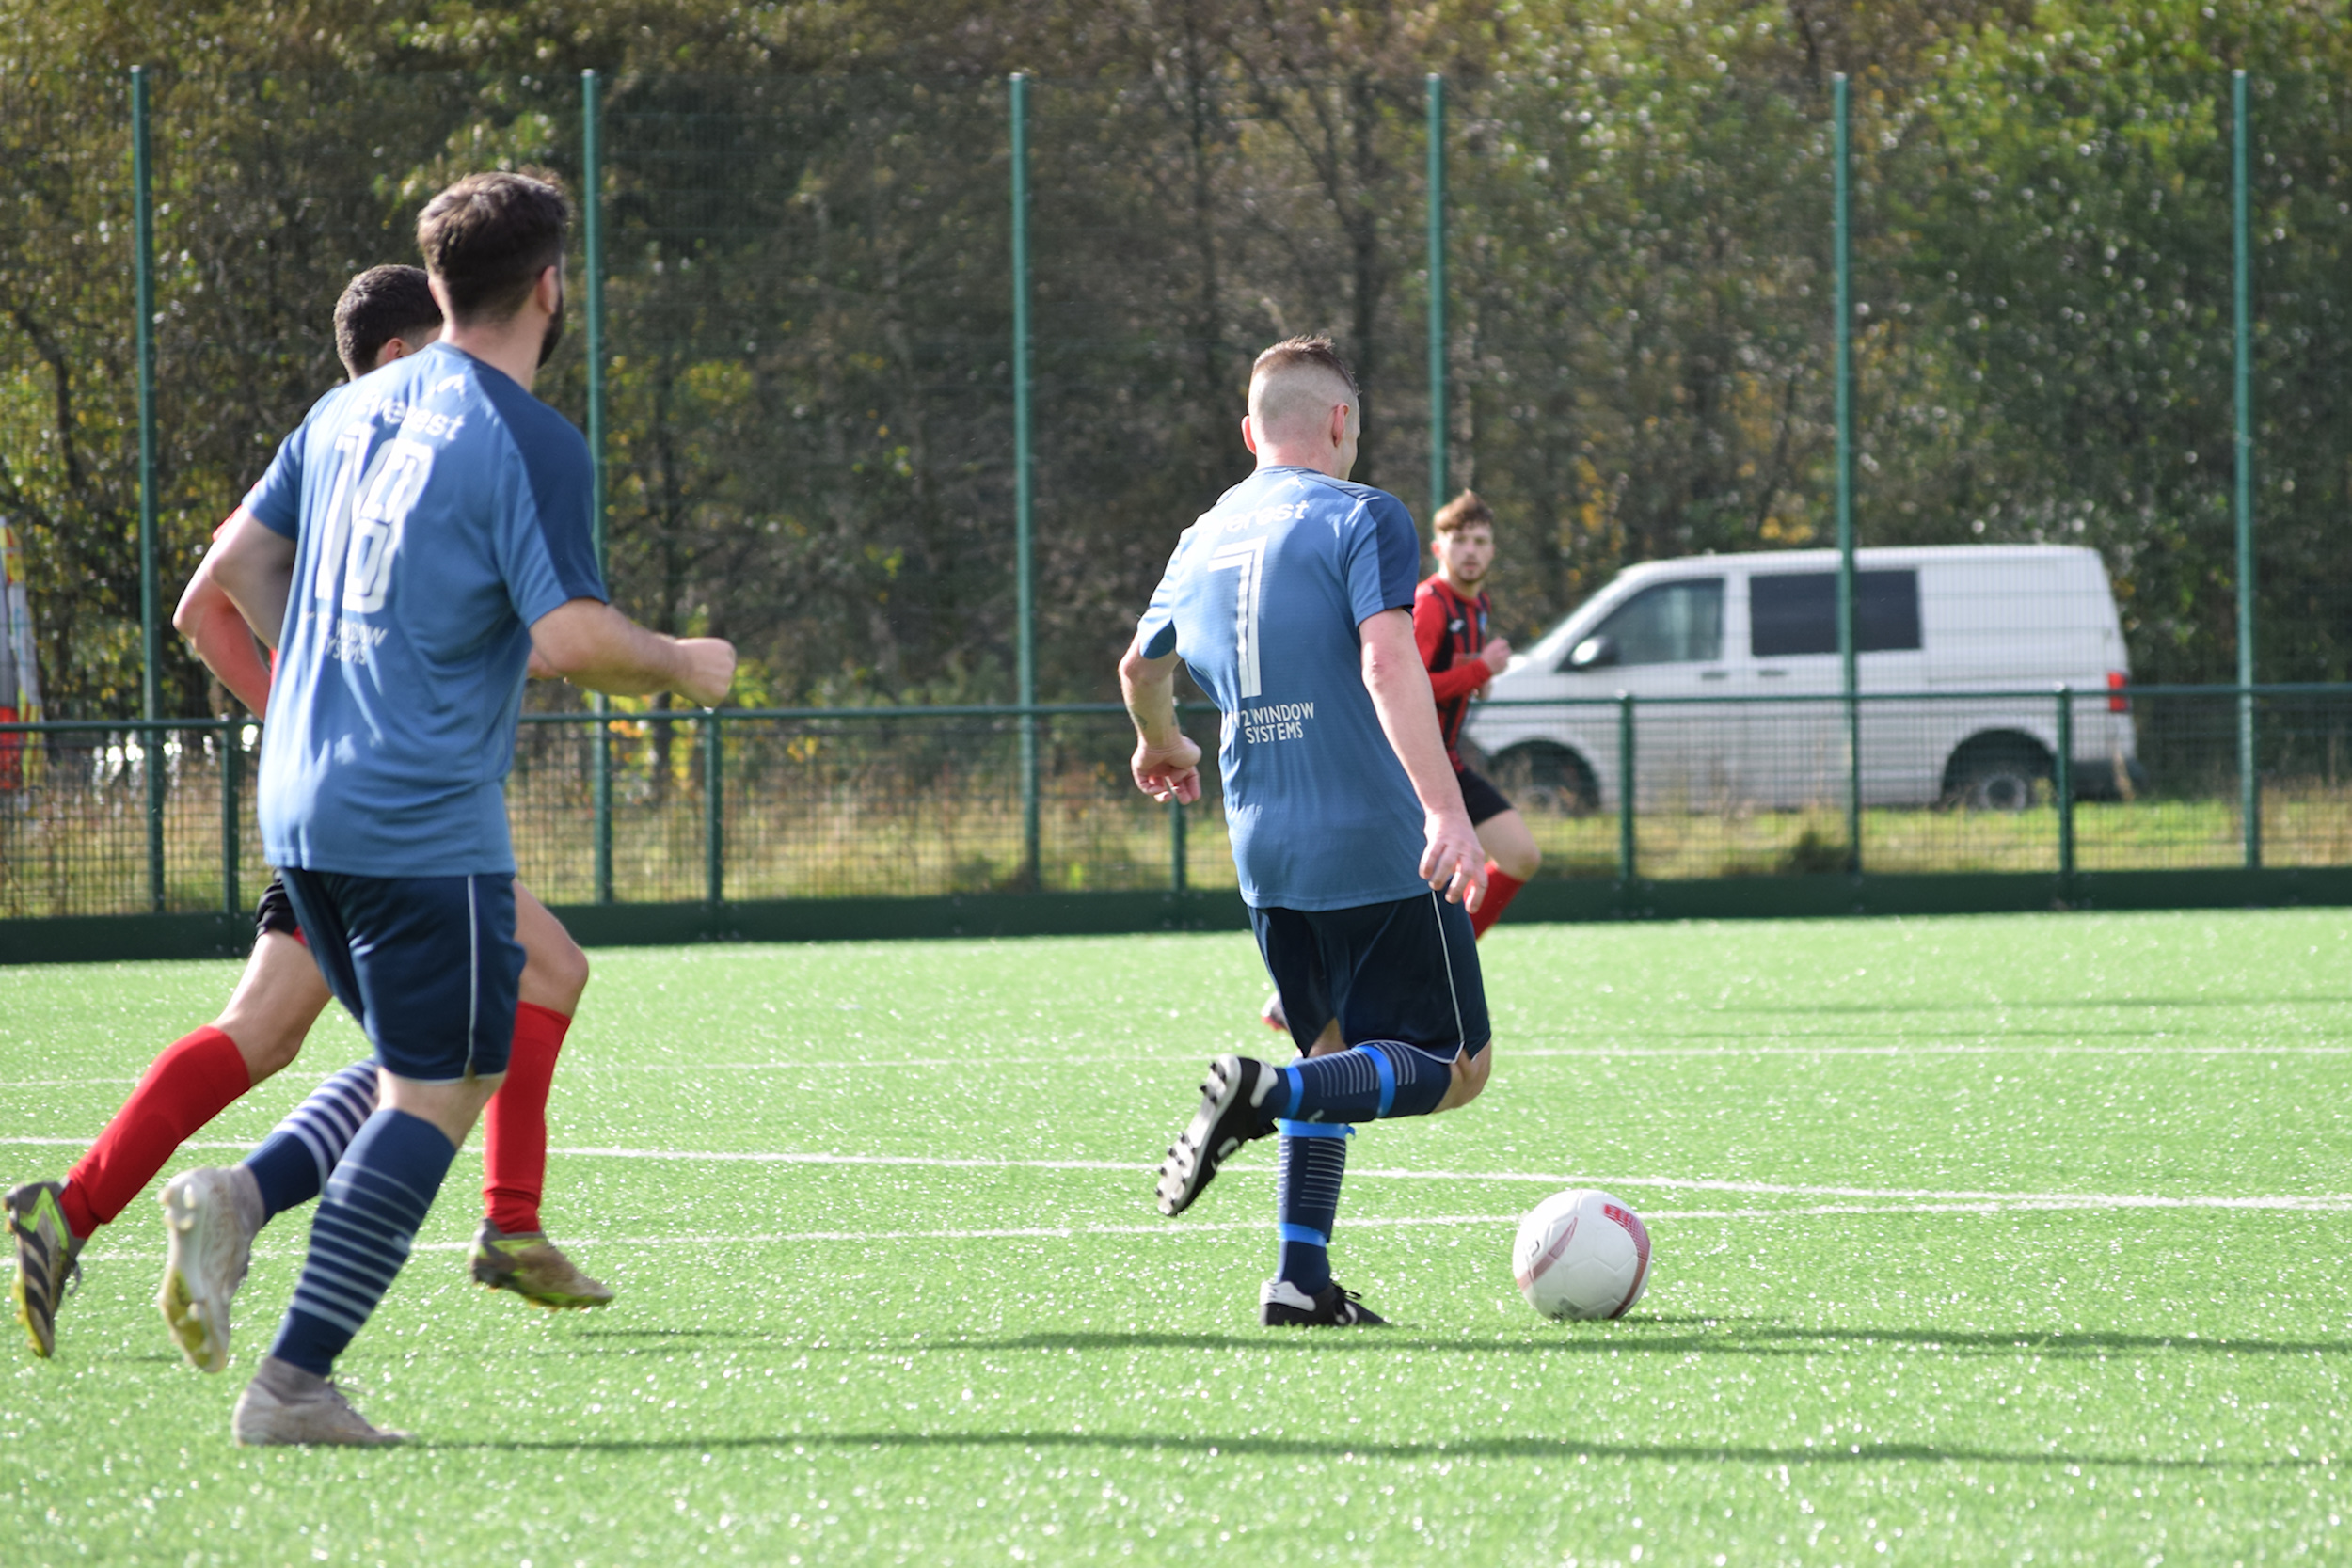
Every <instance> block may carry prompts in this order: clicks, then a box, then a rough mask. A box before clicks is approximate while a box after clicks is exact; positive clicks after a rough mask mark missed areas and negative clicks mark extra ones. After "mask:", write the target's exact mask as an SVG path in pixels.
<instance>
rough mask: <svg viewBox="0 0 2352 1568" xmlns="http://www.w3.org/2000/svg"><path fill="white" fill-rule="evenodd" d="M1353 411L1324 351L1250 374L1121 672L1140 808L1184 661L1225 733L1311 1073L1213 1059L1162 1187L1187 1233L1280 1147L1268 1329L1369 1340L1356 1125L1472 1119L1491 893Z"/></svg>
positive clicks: (1413, 543)
mask: <svg viewBox="0 0 2352 1568" xmlns="http://www.w3.org/2000/svg"><path fill="white" fill-rule="evenodd" d="M1360 396H1361V394H1360V393H1359V391H1358V389H1357V387H1356V379H1355V376H1354V375H1353V373H1351V372H1349V370H1348V369H1347V364H1346V361H1344V360H1343V359H1342V358H1341V357H1340V356H1339V353H1338V351H1337V350H1336V349H1334V348H1333V347H1332V345H1331V343H1330V342H1329V341H1327V340H1326V339H1321V338H1293V339H1289V340H1287V341H1283V342H1279V343H1277V344H1275V345H1274V346H1273V347H1271V348H1269V349H1267V350H1266V351H1265V352H1264V353H1263V354H1261V355H1260V356H1258V360H1257V363H1256V365H1255V366H1253V367H1252V369H1251V372H1250V378H1249V412H1248V418H1246V419H1245V420H1243V421H1242V436H1243V439H1244V441H1245V442H1247V443H1248V447H1249V450H1250V451H1252V452H1253V453H1254V454H1256V456H1257V459H1258V467H1257V471H1256V472H1255V473H1253V474H1252V475H1251V476H1250V477H1249V478H1248V479H1247V480H1245V481H1243V482H1242V483H1239V484H1237V485H1235V486H1234V487H1233V488H1232V489H1231V490H1228V491H1227V492H1225V494H1224V495H1223V496H1222V497H1220V498H1219V499H1218V500H1217V503H1216V506H1215V507H1213V508H1211V509H1210V511H1209V512H1208V514H1207V515H1205V516H1203V517H1201V518H1200V520H1199V521H1198V522H1196V523H1194V524H1193V526H1192V527H1191V528H1189V529H1187V530H1186V531H1184V537H1183V538H1182V539H1181V540H1180V541H1179V542H1178V544H1177V546H1176V551H1175V553H1174V555H1173V556H1171V557H1170V558H1169V561H1168V571H1167V573H1166V575H1165V576H1164V577H1163V578H1161V580H1160V586H1159V589H1158V591H1157V592H1156V593H1154V594H1152V604H1151V607H1150V608H1149V609H1148V610H1145V611H1144V614H1143V618H1142V620H1141V622H1140V623H1139V624H1138V625H1137V626H1136V637H1135V641H1134V642H1133V643H1132V644H1130V645H1129V648H1128V651H1127V655H1126V657H1124V658H1122V659H1121V660H1120V667H1119V675H1120V687H1121V689H1123V690H1124V692H1125V693H1126V697H1127V711H1128V713H1129V715H1130V716H1131V717H1132V718H1133V719H1134V720H1135V722H1136V752H1135V758H1134V761H1133V763H1132V768H1133V771H1134V774H1135V779H1136V784H1137V785H1138V786H1139V787H1140V788H1142V789H1143V790H1145V791H1146V792H1147V793H1149V794H1151V795H1152V796H1153V797H1154V798H1155V799H1159V800H1170V799H1173V800H1180V801H1181V800H1197V799H1198V798H1199V797H1200V767H1199V764H1200V748H1199V747H1198V746H1196V745H1195V744H1194V743H1193V742H1192V740H1191V739H1190V738H1189V737H1188V736H1185V735H1184V732H1183V731H1182V730H1181V729H1180V728H1179V727H1178V726H1177V723H1176V704H1175V666H1176V663H1177V661H1178V660H1179V659H1182V660H1183V661H1184V663H1185V664H1186V665H1187V666H1188V667H1189V668H1190V669H1191V671H1192V674H1193V678H1194V679H1195V680H1196V681H1198V682H1200V686H1201V688H1202V689H1204V690H1206V691H1207V692H1208V693H1209V695H1210V696H1211V697H1212V698H1213V699H1214V700H1215V701H1216V706H1217V709H1218V711H1219V713H1220V714H1221V715H1222V716H1223V720H1224V723H1223V730H1222V735H1221V736H1220V740H1219V749H1218V761H1219V763H1220V765H1221V767H1222V769H1223V773H1224V780H1225V819H1226V823H1227V826H1228V829H1229V831H1230V834H1231V837H1232V847H1233V865H1234V868H1235V870H1236V871H1237V872H1238V874H1239V877H1240V881H1241V894H1242V897H1243V899H1244V901H1245V902H1247V903H1248V906H1249V922H1250V926H1251V927H1252V928H1253V929H1254V930H1255V931H1256V933H1257V937H1258V948H1259V952H1260V953H1261V955H1262V956H1263V958H1264V959H1265V964H1266V971H1267V973H1268V974H1270V975H1271V976H1272V977H1273V980H1274V984H1275V988H1276V992H1277V995H1278V997H1279V1000H1280V1003H1281V1005H1282V1009H1283V1012H1284V1015H1285V1022H1286V1024H1287V1027H1288V1029H1289V1031H1290V1035H1291V1038H1292V1040H1293V1042H1294V1043H1295V1044H1296V1045H1297V1047H1298V1049H1299V1051H1300V1052H1301V1053H1302V1055H1301V1058H1300V1060H1299V1061H1298V1062H1296V1063H1295V1064H1294V1065H1292V1066H1289V1067H1282V1068H1277V1067H1275V1066H1273V1065H1272V1064H1270V1063H1266V1062H1262V1061H1258V1060H1256V1059H1254V1058H1250V1057H1245V1056H1238V1055H1231V1056H1220V1057H1218V1058H1217V1059H1216V1061H1214V1062H1212V1063H1211V1064H1210V1066H1209V1073H1208V1079H1207V1081H1206V1082H1205V1083H1203V1084H1202V1085H1201V1086H1200V1105H1199V1107H1198V1109H1197V1110H1196V1111H1195V1113H1194V1116H1193V1119H1192V1121H1191V1123H1190V1125H1188V1126H1186V1127H1185V1128H1184V1130H1183V1131H1182V1132H1179V1133H1178V1134H1177V1137H1176V1142H1175V1143H1174V1144H1172V1145H1170V1146H1169V1148H1168V1158H1167V1160H1166V1161H1165V1162H1163V1163H1162V1164H1161V1166H1160V1175H1159V1181H1158V1184H1157V1193H1156V1196H1157V1198H1158V1202H1159V1207H1160V1212H1163V1213H1165V1214H1168V1215H1170V1216H1173V1215H1176V1214H1180V1213H1183V1212H1184V1211H1185V1210H1186V1209H1188V1208H1190V1207H1191V1206H1192V1203H1193V1200H1194V1199H1195V1198H1197V1197H1198V1196H1200V1192H1201V1190H1202V1189H1203V1188H1205V1187H1206V1186H1207V1185H1208V1183H1209V1181H1210V1180H1212V1179H1213V1178H1214V1177H1215V1176H1216V1170H1217V1167H1218V1165H1219V1164H1221V1163H1222V1162H1223V1161H1224V1160H1225V1159H1226V1158H1227V1157H1229V1156H1230V1155H1232V1153H1234V1152H1235V1151H1236V1150H1237V1149H1239V1148H1241V1146H1242V1145H1244V1144H1246V1143H1248V1142H1250V1141H1251V1140H1253V1139H1257V1138H1263V1137H1268V1136H1271V1135H1273V1134H1275V1133H1278V1132H1279V1133H1280V1134H1281V1140H1282V1155H1281V1167H1280V1174H1279V1178H1278V1180H1277V1184H1276V1191H1275V1206H1276V1214H1277V1216H1278V1219H1277V1224H1276V1230H1277V1234H1278V1235H1279V1237H1280V1240H1281V1248H1280V1253H1279V1258H1278V1259H1277V1264H1276V1275H1275V1277H1274V1278H1272V1279H1270V1280H1268V1281H1266V1284H1265V1289H1264V1290H1263V1291H1261V1292H1260V1295H1259V1301H1258V1307H1259V1322H1261V1323H1266V1324H1269V1325H1275V1324H1279V1325H1300V1326H1304V1325H1310V1324H1312V1325H1323V1326H1373V1325H1376V1324H1378V1323H1380V1322H1381V1321H1382V1320H1381V1319H1380V1318H1379V1317H1378V1316H1377V1315H1376V1314H1375V1313H1374V1312H1373V1311H1372V1310H1371V1309H1370V1308H1368V1307H1364V1306H1363V1305H1362V1303H1361V1302H1360V1301H1359V1299H1358V1298H1357V1296H1356V1295H1355V1293H1354V1292H1353V1291H1346V1290H1344V1289H1343V1288H1342V1287H1341V1286H1340V1285H1339V1283H1338V1282H1337V1281H1336V1280H1334V1279H1333V1278H1332V1277H1331V1266H1330V1258H1329V1249H1330V1245H1331V1227H1332V1225H1333V1222H1334V1219H1335V1218H1336V1216H1337V1214H1338V1212H1339V1194H1340V1182H1341V1179H1342V1177H1343V1175H1344V1173H1345V1169H1346V1163H1347V1143H1346V1140H1347V1138H1348V1137H1349V1136H1350V1135H1351V1134H1352V1132H1353V1131H1354V1129H1353V1128H1352V1127H1351V1126H1349V1125H1347V1124H1348V1123H1350V1122H1351V1121H1355V1120H1366V1121H1370V1120H1386V1119H1388V1118H1390V1117H1415V1116H1428V1115H1432V1114H1435V1113H1437V1112H1439V1111H1446V1110H1453V1109H1455V1108H1457V1107H1459V1106H1462V1105H1466V1104H1468V1103H1469V1102H1470V1101H1472V1100H1474V1099H1475V1098H1477V1096H1478V1094H1479V1093H1480V1091H1481V1090H1482V1089H1483V1088H1484V1087H1485V1085H1486V1077H1487V1072H1488V1069H1489V1067H1490V1065H1491V1063H1492V1061H1493V1053H1492V1052H1491V1051H1490V1050H1489V1049H1488V1047H1489V1045H1490V1043H1491V1040H1492V1030H1491V1029H1490V1028H1489V1026H1488V1023H1487V1019H1486V991H1485V987H1484V982H1483V981H1482V979H1481V977H1480V974H1479V969H1478V955H1477V950H1476V944H1475V942H1474V941H1473V939H1472V937H1471V934H1470V916H1469V912H1468V911H1469V910H1470V909H1474V908H1475V907H1476V904H1477V901H1478V898H1479V895H1480V894H1481V893H1482V892H1483V891H1484V889H1485V887H1486V874H1485V872H1484V869H1483V867H1482V866H1481V864H1480V863H1479V861H1478V860H1477V859H1476V858H1475V856H1476V852H1477V844H1478V841H1477V836H1476V834H1475V833H1474V832H1472V831H1471V829H1470V817H1469V816H1468V814H1467V813H1466V812H1465V811H1464V810H1463V806H1462V792H1461V789H1460V787H1459V786H1458V785H1457V784H1455V783H1454V774H1453V769H1452V768H1451V767H1449V766H1448V764H1447V762H1446V758H1445V746H1444V742H1443V740H1442V739H1441V737H1440V736H1439V733H1438V714H1437V707H1436V705H1435V703H1434V702H1433V700H1432V698H1431V695H1430V687H1429V675H1428V672H1427V671H1426V670H1425V669H1424V668H1423V667H1422V661H1421V657H1420V654H1419V651H1418V650H1417V649H1416V648H1415V647H1414V645H1413V630H1412V619H1411V615H1410V609H1411V606H1412V603H1413V593H1414V589H1415V587H1416V583H1415V577H1416V575H1417V574H1416V572H1415V570H1414V567H1415V563H1416V562H1417V561H1418V559H1419V557H1420V553H1421V551H1420V539H1419V537H1418V536H1417V535H1416V534H1415V532H1414V531H1413V521H1412V518H1411V517H1410V516H1409V515H1406V511H1405V508H1404V506H1403V504H1402V503H1401V502H1399V501H1398V500H1397V499H1396V498H1395V497H1393V496H1391V495H1389V494H1387V493H1385V492H1383V491H1380V490H1375V489H1373V488H1372V487H1371V486H1370V485H1365V484H1356V483H1350V482H1349V480H1348V477H1347V476H1348V472H1349V470H1350V469H1351V468H1352V467H1354V465H1355V461H1356V446H1357V441H1358V439H1359V435H1360V433H1361V430H1362V423H1361V411H1360V409H1359V399H1360ZM1440 890H1442V892H1443V894H1444V896H1443V897H1440V896H1439V893H1440Z"/></svg>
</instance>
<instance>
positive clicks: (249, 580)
mask: <svg viewBox="0 0 2352 1568" xmlns="http://www.w3.org/2000/svg"><path fill="white" fill-rule="evenodd" d="M237 510H238V511H239V512H240V513H243V512H244V511H245V509H244V508H243V507H239V508H238V509H237ZM200 569H201V570H206V571H210V572H211V573H212V577H213V581H214V582H215V583H216V584H218V585H219V588H220V591H221V592H222V593H224V594H228V595H229V600H230V603H231V604H233V605H235V606H236V607H237V613H238V614H239V615H241V616H243V617H244V618H245V624H246V626H250V627H251V628H252V629H253V635H254V636H256V637H258V638H260V639H261V640H262V646H264V647H269V648H275V647H277V646H278V634H279V633H280V632H281V631H283V630H284V628H285V622H286V595H287V594H289V593H291V592H293V590H294V541H293V540H292V539H289V538H287V537H286V536H285V535H284V534H282V533H278V532H275V531H272V530H269V529H266V528H250V527H248V528H236V529H231V530H230V531H229V533H228V536H227V537H225V538H224V539H222V540H221V542H220V543H219V544H218V545H216V546H214V547H213V550H212V553H211V554H209V555H207V556H206V557H205V558H204V564H203V567H202V568H200ZM255 711H257V712H258V711H260V710H259V709H256V710H255Z"/></svg>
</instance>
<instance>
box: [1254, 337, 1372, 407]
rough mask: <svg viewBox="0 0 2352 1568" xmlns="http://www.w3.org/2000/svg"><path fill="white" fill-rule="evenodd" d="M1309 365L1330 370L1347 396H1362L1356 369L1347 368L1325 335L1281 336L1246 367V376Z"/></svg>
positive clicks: (1303, 368) (1355, 397) (1276, 372)
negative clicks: (1247, 369)
mask: <svg viewBox="0 0 2352 1568" xmlns="http://www.w3.org/2000/svg"><path fill="white" fill-rule="evenodd" d="M1310 367H1312V368H1315V369H1319V370H1326V371H1329V372H1331V373H1332V374H1333V375H1335V376H1338V377H1339V378H1340V383H1341V385H1343V386H1344V387H1345V388H1347V395H1348V397H1349V398H1351V399H1357V400H1360V399H1361V398H1362V397H1363V395H1364V394H1363V389H1362V388H1359V387H1358V386H1357V385H1356V372H1354V371H1351V370H1349V369H1348V368H1347V361H1346V360H1344V359H1343V358H1341V357H1340V351H1339V348H1338V346H1337V345H1336V344H1334V343H1333V342H1332V341H1331V340H1330V339H1328V338H1321V337H1316V338H1310V337H1304V336H1302V337H1296V338H1285V339H1283V340H1282V341H1280V342H1279V343H1276V344H1275V345H1274V346H1273V347H1272V348H1269V349H1267V350H1266V351H1265V352H1264V353H1263V354H1261V355H1259V356H1258V358H1257V361H1256V363H1254V364H1252V365H1251V366H1250V367H1249V379H1250V380H1251V381H1257V380H1260V379H1262V378H1263V377H1265V376H1269V375H1279V374H1280V373H1281V372H1284V371H1290V370H1306V369H1308V368H1310Z"/></svg>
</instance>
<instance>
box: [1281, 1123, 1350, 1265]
mask: <svg viewBox="0 0 2352 1568" xmlns="http://www.w3.org/2000/svg"><path fill="white" fill-rule="evenodd" d="M1274 1125H1275V1127H1276V1128H1277V1129H1278V1130H1279V1132H1281V1134H1282V1169H1281V1174H1280V1176H1279V1177H1278V1178H1277V1179H1276V1181H1275V1188H1274V1193H1275V1210H1274V1213H1275V1219H1276V1221H1277V1224H1276V1226H1275V1228H1276V1230H1277V1231H1279V1233H1280V1235H1281V1238H1282V1257H1281V1260H1280V1262H1279V1264H1278V1265H1277V1266H1276V1268H1275V1271H1274V1277H1275V1278H1277V1279H1286V1280H1288V1281H1290V1282H1291V1283H1292V1284H1293V1285H1295V1286H1297V1287H1298V1288H1299V1289H1300V1290H1301V1291H1306V1292H1307V1294H1309V1295H1316V1294H1318V1293H1320V1292H1321V1291H1322V1290H1323V1288H1324V1287H1325V1286H1327V1285H1328V1284H1330V1283H1331V1227H1332V1226H1333V1224H1335V1223H1336V1222H1337V1221H1338V1219H1339V1217H1340V1179H1341V1178H1342V1177H1343V1176H1345V1175H1346V1174H1347V1139H1348V1134H1349V1133H1351V1132H1355V1131H1356V1130H1355V1129H1354V1128H1352V1127H1334V1126H1331V1125H1329V1124H1328V1123H1326V1122H1319V1121H1279V1122H1276V1123H1275V1124H1274Z"/></svg>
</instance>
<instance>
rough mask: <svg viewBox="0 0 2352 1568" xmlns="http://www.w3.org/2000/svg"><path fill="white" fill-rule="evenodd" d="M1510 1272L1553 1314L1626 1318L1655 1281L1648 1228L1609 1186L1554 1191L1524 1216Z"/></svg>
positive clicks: (1535, 1303)
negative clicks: (1607, 1190) (1651, 1272)
mask: <svg viewBox="0 0 2352 1568" xmlns="http://www.w3.org/2000/svg"><path fill="white" fill-rule="evenodd" d="M1511 1273H1512V1275H1514V1276H1515V1277H1517V1279H1518V1282H1519V1293H1520V1294H1521V1295H1523V1296H1525V1297H1526V1298H1527V1304H1528V1305H1529V1306H1530V1307H1534V1308H1535V1310H1536V1311H1538V1312H1541V1313H1542V1314H1543V1315H1544V1316H1545V1317H1547V1318H1622V1317H1624V1316H1625V1315H1626V1313H1628V1312H1629V1311H1631V1310H1632V1309H1633V1304H1634V1303H1635V1302H1637V1301H1639V1300H1641V1299H1642V1291H1643V1289H1644V1288H1645V1286H1647V1285H1648V1284H1649V1231H1648V1230H1647V1229H1646V1228H1645V1227H1644V1226H1643V1224H1642V1217H1641V1216H1640V1215H1639V1214H1636V1213H1635V1212H1633V1211H1632V1210H1630V1209H1629V1208H1627V1207H1626V1206H1625V1205H1624V1204H1622V1203H1619V1202H1618V1201H1617V1200H1616V1199H1615V1198H1613V1197H1611V1196H1609V1195H1608V1194H1607V1193H1604V1192H1597V1191H1595V1190H1594V1189H1592V1188H1590V1187H1580V1188H1577V1189H1575V1190H1574V1191H1571V1192H1565V1193H1554V1194H1553V1195H1552V1196H1549V1197H1548V1198H1546V1199H1544V1200H1543V1201H1542V1202H1541V1203H1538V1204H1537V1205H1535V1207H1534V1209H1533V1210H1531V1211H1529V1212H1528V1216H1527V1218H1525V1219H1523V1220H1521V1221H1519V1234H1518V1240H1517V1241H1516V1242H1514V1243H1512V1244H1511Z"/></svg>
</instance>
